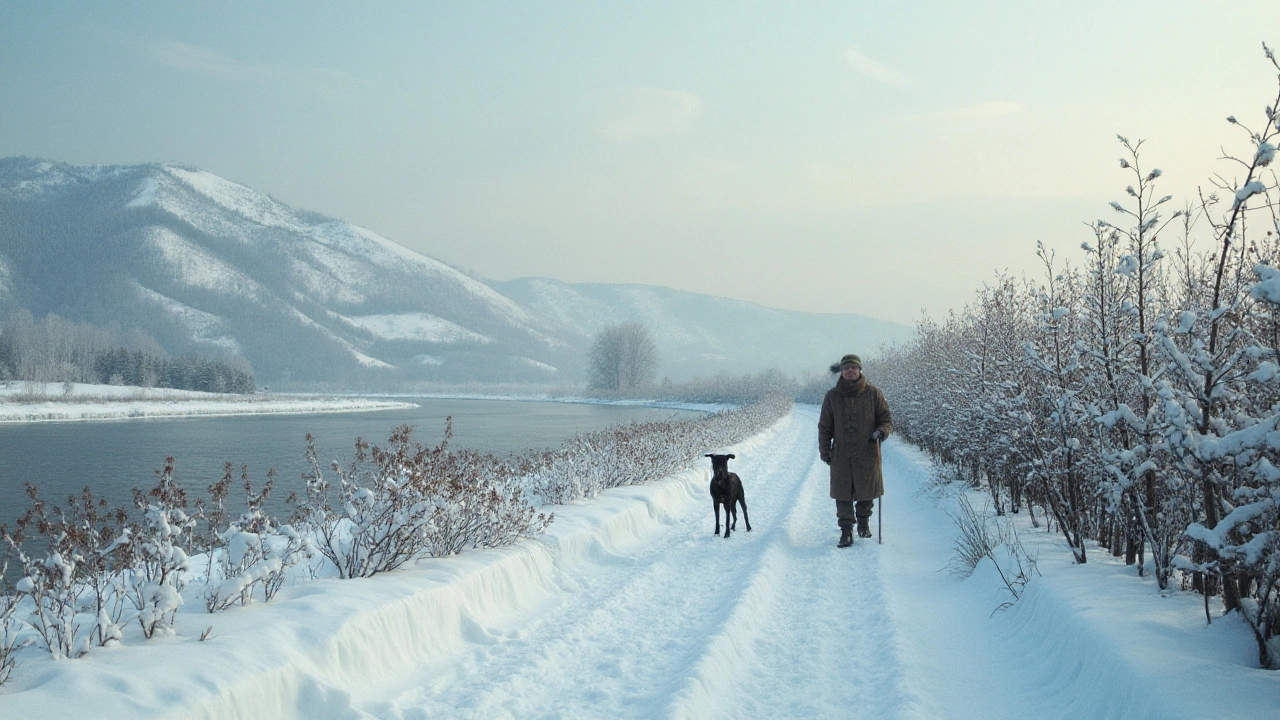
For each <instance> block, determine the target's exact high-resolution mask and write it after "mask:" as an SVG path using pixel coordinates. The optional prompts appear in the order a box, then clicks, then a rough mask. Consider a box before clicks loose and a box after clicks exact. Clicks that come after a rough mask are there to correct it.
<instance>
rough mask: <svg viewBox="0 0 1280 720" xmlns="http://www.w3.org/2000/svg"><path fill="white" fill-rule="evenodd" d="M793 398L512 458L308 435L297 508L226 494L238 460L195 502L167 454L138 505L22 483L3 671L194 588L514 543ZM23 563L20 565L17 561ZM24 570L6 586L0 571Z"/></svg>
mask: <svg viewBox="0 0 1280 720" xmlns="http://www.w3.org/2000/svg"><path fill="white" fill-rule="evenodd" d="M789 409H790V399H789V398H786V397H784V396H775V397H770V398H766V399H763V400H762V401H761V402H758V403H755V404H753V405H749V406H744V407H740V408H736V409H731V410H726V411H723V412H718V413H713V414H709V415H706V416H703V417H701V418H697V419H694V420H688V421H683V422H673V423H633V424H630V425H626V426H622V427H616V428H611V429H608V430H602V431H598V432H593V433H588V434H585V435H581V436H579V437H576V438H573V439H572V440H570V441H569V442H568V443H566V444H565V445H564V447H562V448H560V449H558V450H554V451H550V452H546V453H538V454H533V455H529V456H526V457H524V458H519V459H515V460H504V459H501V458H498V457H495V456H492V455H484V454H481V453H477V452H474V451H470V450H454V449H452V448H450V447H449V440H450V436H451V430H450V427H449V425H448V424H446V428H445V434H444V438H443V439H442V440H441V442H440V443H439V444H438V445H435V446H431V447H428V446H423V445H421V444H420V443H418V442H416V441H414V440H413V438H412V435H411V431H410V428H409V427H407V426H403V427H399V428H397V429H395V430H394V431H393V432H392V434H391V436H390V438H389V440H388V442H387V444H386V445H385V446H372V445H370V444H369V443H367V442H365V441H363V440H357V441H356V446H355V454H354V456H353V457H352V459H351V460H350V461H349V462H348V463H346V464H340V463H337V462H334V463H332V464H331V465H329V467H327V468H326V467H323V466H322V464H321V462H320V461H319V458H318V455H317V452H316V449H315V447H314V445H313V443H312V441H311V438H310V437H308V439H307V457H308V458H309V460H310V461H311V468H312V469H311V471H310V473H309V474H308V475H307V476H306V477H305V480H306V490H305V491H304V492H303V494H302V496H301V497H291V498H290V503H291V505H292V507H293V508H294V513H293V517H292V518H291V519H289V520H288V521H287V522H285V521H283V520H281V519H279V518H276V517H272V516H270V515H269V514H268V513H267V512H266V511H265V509H264V508H265V507H266V502H267V499H268V497H269V495H270V493H271V489H272V484H273V478H272V476H271V475H270V474H269V475H268V478H267V481H266V483H265V484H264V485H263V486H262V487H260V488H254V487H253V485H252V483H251V482H250V481H249V479H248V476H247V472H246V471H245V470H244V469H243V468H242V469H241V472H240V478H239V485H240V487H241V488H242V490H243V496H244V505H243V510H242V511H240V512H238V513H233V512H232V511H231V510H230V509H229V503H228V497H229V496H230V494H231V489H232V486H233V485H234V484H235V482H236V481H235V477H234V473H233V468H232V466H231V465H230V463H228V464H227V466H226V470H225V472H224V474H223V477H222V478H221V480H220V481H219V482H217V483H214V484H213V485H211V486H210V487H209V488H208V489H207V494H206V495H204V496H203V497H200V498H198V499H196V500H194V501H190V500H189V499H188V497H187V492H186V490H185V489H183V488H182V487H181V485H180V484H179V483H178V482H176V480H175V478H174V472H173V469H174V463H173V459H172V458H169V459H168V460H166V462H165V466H164V468H163V469H162V470H160V471H158V473H157V482H156V485H155V486H154V487H153V488H151V489H150V490H149V491H146V492H144V491H141V490H135V491H134V502H133V508H131V509H124V508H109V507H108V506H107V505H106V503H105V501H100V500H97V499H95V498H94V497H93V495H92V493H91V492H90V491H89V490H88V489H86V490H85V491H84V493H83V495H81V496H80V497H73V498H70V499H69V501H68V504H67V506H66V507H65V508H53V507H50V506H49V505H48V504H47V503H46V502H45V501H44V500H43V499H41V498H40V497H39V493H38V491H37V489H36V488H34V487H31V486H28V488H27V492H28V495H29V496H30V498H31V501H32V507H31V509H30V510H29V511H28V512H27V513H26V514H25V515H24V516H23V517H22V518H21V519H20V520H19V521H18V523H17V524H16V526H15V527H14V528H4V527H0V538H2V539H3V540H4V542H5V543H6V546H7V549H6V553H5V555H4V560H3V563H0V565H2V567H0V683H3V682H4V681H5V680H7V679H8V677H9V675H10V673H11V672H12V670H13V667H14V663H15V660H16V655H17V652H18V650H19V648H21V647H23V646H24V645H28V644H31V645H35V646H36V647H39V648H43V649H44V650H46V651H48V652H49V653H51V654H52V655H53V656H55V657H68V658H74V657H80V656H82V655H84V654H86V653H88V652H90V651H91V650H92V649H93V648H95V647H103V646H108V645H113V644H118V643H121V642H122V641H123V640H124V638H125V636H126V631H127V630H128V629H129V628H131V627H132V628H135V630H134V632H136V633H138V634H140V635H141V636H142V637H144V638H152V637H155V636H157V635H166V634H171V633H172V632H173V628H174V624H175V622H176V621H177V617H178V613H179V609H180V608H181V607H182V606H183V605H184V603H185V602H186V601H187V600H188V599H195V598H198V599H199V600H200V601H201V602H202V603H203V606H204V609H205V610H206V611H208V612H217V611H221V610H225V609H227V608H230V607H233V606H236V605H245V604H248V603H250V602H252V601H254V600H260V601H269V600H271V599H272V597H273V596H274V595H275V594H276V592H277V591H278V590H279V589H280V588H281V587H282V586H284V584H285V583H287V582H297V581H303V580H306V579H314V578H316V577H319V576H334V575H336V576H337V577H340V578H358V577H370V576H372V575H375V574H377V573H380V572H386V571H389V570H394V569H396V568H398V567H400V566H402V565H404V564H406V563H409V562H412V561H414V560H417V559H419V558H425V557H442V556H447V555H452V554H454V553H457V552H459V551H461V550H464V549H467V548H484V547H496V546H501V545H507V544H510V543H512V542H514V541H515V540H516V539H518V538H520V537H522V536H530V535H534V534H537V533H539V532H541V531H543V530H544V529H545V528H546V527H547V525H548V524H549V523H550V522H551V520H552V515H551V514H550V513H549V512H545V511H543V510H542V509H540V508H539V507H538V506H537V505H536V504H537V503H539V501H540V502H541V503H547V504H554V503H564V502H569V501H572V500H576V499H580V498H587V497H591V496H593V495H595V494H596V493H598V492H600V491H601V490H603V489H605V488H608V487H616V486H619V485H629V484H636V483H641V482H647V481H649V480H653V479H656V478H659V477H662V476H665V475H669V474H671V473H673V472H676V471H679V470H682V469H684V468H687V467H689V466H691V465H692V464H693V463H694V462H695V461H697V460H698V459H699V458H700V456H701V455H702V454H703V453H704V452H706V451H708V450H711V449H715V448H719V447H723V446H725V445H730V444H733V443H735V442H738V441H740V440H742V439H745V438H746V437H749V436H750V435H752V434H754V433H757V432H759V431H760V430H762V429H764V428H765V427H767V426H768V425H770V424H772V423H773V422H775V421H776V420H777V419H779V418H780V417H782V416H783V415H785V413H786V412H787V411H788V410H789ZM11 564H13V565H14V567H15V569H17V570H18V572H17V573H16V574H14V575H11V574H10V573H9V570H10V565H11ZM10 577H18V578H20V579H18V580H17V581H16V583H14V584H13V585H12V586H7V582H6V581H5V580H3V579H2V578H10Z"/></svg>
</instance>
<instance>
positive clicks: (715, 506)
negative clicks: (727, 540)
mask: <svg viewBox="0 0 1280 720" xmlns="http://www.w3.org/2000/svg"><path fill="white" fill-rule="evenodd" d="M711 509H712V510H714V511H715V513H716V535H719V534H720V501H719V500H712V501H711ZM728 521H729V517H728V513H725V522H726V523H727V522H728Z"/></svg>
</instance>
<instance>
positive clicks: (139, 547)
mask: <svg viewBox="0 0 1280 720" xmlns="http://www.w3.org/2000/svg"><path fill="white" fill-rule="evenodd" d="M156 474H157V476H158V478H157V483H156V486H155V487H154V488H152V489H151V490H150V491H149V492H145V493H144V492H143V491H142V490H138V489H134V491H133V498H134V505H135V506H136V507H137V508H138V509H139V510H141V511H142V519H141V521H140V522H139V523H138V525H137V527H136V529H135V530H134V532H133V534H132V536H131V537H130V538H129V544H128V547H129V549H130V551H131V552H132V554H133V557H134V562H133V566H132V567H131V568H130V569H129V570H128V571H126V573H125V577H124V579H123V582H124V587H125V593H126V595H127V597H128V598H129V600H130V601H132V603H133V606H134V608H135V609H136V610H137V611H138V615H137V618H138V624H139V626H141V628H142V634H143V636H145V637H147V638H151V637H154V636H155V635H156V634H157V633H158V634H161V635H169V634H172V633H173V623H174V620H175V619H176V616H177V613H178V608H180V607H181V606H182V604H183V598H182V590H183V588H185V587H186V585H187V580H188V574H189V572H190V570H191V558H190V557H189V556H188V555H187V551H186V550H185V549H184V548H183V543H185V542H186V541H187V540H189V539H190V536H191V532H192V530H193V529H194V528H195V525H196V521H195V519H194V518H192V517H190V516H189V515H187V511H186V509H187V494H186V491H185V490H183V489H182V487H181V486H179V485H178V484H177V483H176V482H174V479H173V458H172V457H169V458H166V459H165V463H164V468H163V469H162V470H160V471H158V472H157V473H156ZM184 536H185V537H184Z"/></svg>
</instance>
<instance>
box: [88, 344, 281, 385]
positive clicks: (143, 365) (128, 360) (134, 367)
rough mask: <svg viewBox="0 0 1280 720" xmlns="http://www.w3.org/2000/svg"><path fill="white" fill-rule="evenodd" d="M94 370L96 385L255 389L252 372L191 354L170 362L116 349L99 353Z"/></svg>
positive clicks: (166, 359)
mask: <svg viewBox="0 0 1280 720" xmlns="http://www.w3.org/2000/svg"><path fill="white" fill-rule="evenodd" d="M93 369H94V372H95V373H96V374H97V380H98V382H100V383H105V384H110V385H141V386H144V387H166V388H179V389H182V390H203V391H204V392H216V393H251V392H253V391H254V388H255V384H254V379H253V373H252V372H249V371H247V370H237V369H236V368H233V367H231V366H230V365H228V364H226V363H224V362H218V361H217V360H207V359H205V358H198V357H195V356H192V355H186V356H183V357H179V358H172V359H169V358H160V357H155V356H152V355H148V354H146V353H143V352H137V351H129V350H125V349H124V348H117V349H115V350H108V351H106V352H103V353H99V354H98V357H97V359H95V360H94V361H93Z"/></svg>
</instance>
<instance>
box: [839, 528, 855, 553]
mask: <svg viewBox="0 0 1280 720" xmlns="http://www.w3.org/2000/svg"><path fill="white" fill-rule="evenodd" d="M852 544H853V527H851V526H849V525H841V526H840V542H838V543H836V547H840V548H847V547H849V546H850V545H852Z"/></svg>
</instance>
